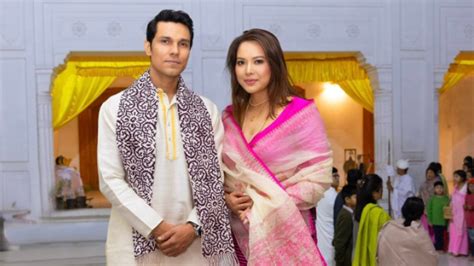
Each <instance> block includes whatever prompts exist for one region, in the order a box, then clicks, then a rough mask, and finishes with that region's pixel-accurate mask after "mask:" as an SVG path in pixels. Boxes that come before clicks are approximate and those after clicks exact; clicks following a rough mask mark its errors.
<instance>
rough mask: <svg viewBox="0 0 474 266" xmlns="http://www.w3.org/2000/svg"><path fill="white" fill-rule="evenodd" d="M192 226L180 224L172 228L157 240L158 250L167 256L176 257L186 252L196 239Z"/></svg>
mask: <svg viewBox="0 0 474 266" xmlns="http://www.w3.org/2000/svg"><path fill="white" fill-rule="evenodd" d="M196 237H197V236H196V234H195V232H194V228H193V226H192V225H191V224H189V223H187V224H180V225H176V226H174V227H172V228H171V229H169V230H168V231H167V232H165V233H164V234H162V235H160V236H158V238H157V239H156V241H157V244H158V248H159V249H160V250H161V252H163V254H165V255H166V256H170V257H176V256H178V255H179V254H181V253H183V252H184V251H186V249H187V248H188V247H189V246H190V245H191V243H193V241H194V239H195V238H196Z"/></svg>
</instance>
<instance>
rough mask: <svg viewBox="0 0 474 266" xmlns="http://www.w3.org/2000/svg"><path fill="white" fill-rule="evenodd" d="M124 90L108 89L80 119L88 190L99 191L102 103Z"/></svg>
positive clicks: (82, 163) (81, 154)
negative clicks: (98, 159) (99, 134)
mask: <svg viewBox="0 0 474 266" xmlns="http://www.w3.org/2000/svg"><path fill="white" fill-rule="evenodd" d="M123 89H124V88H108V89H107V90H105V91H104V93H102V95H100V96H99V98H97V99H96V100H95V101H94V102H93V103H92V104H91V105H89V107H87V108H86V109H85V110H84V111H83V112H82V113H81V114H79V117H78V126H79V159H80V172H81V178H82V182H83V183H84V188H85V189H86V190H99V174H98V170H97V132H98V122H99V110H100V106H101V105H102V103H103V102H104V101H105V100H107V99H108V98H109V97H110V96H112V95H114V94H116V93H118V92H120V91H122V90H123Z"/></svg>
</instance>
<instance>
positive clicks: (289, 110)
mask: <svg viewBox="0 0 474 266" xmlns="http://www.w3.org/2000/svg"><path fill="white" fill-rule="evenodd" d="M313 103H314V102H313V101H311V100H306V99H303V98H300V97H293V99H292V100H291V102H290V103H289V104H288V105H287V106H286V107H285V109H283V111H282V112H281V114H280V115H279V116H278V117H277V119H275V121H273V122H272V123H271V124H270V125H269V126H268V127H266V128H265V129H264V130H262V131H260V132H258V133H257V135H255V136H254V137H253V138H252V140H251V141H250V142H249V145H250V146H252V147H254V146H255V144H257V142H258V141H259V140H261V139H262V138H264V137H265V136H266V135H268V134H269V133H270V132H272V131H273V130H274V129H275V128H277V127H278V126H281V125H282V124H283V123H284V122H285V121H287V120H288V119H289V118H291V117H292V116H293V115H295V114H296V113H298V112H299V111H301V110H302V109H303V108H305V107H306V106H308V105H310V104H313Z"/></svg>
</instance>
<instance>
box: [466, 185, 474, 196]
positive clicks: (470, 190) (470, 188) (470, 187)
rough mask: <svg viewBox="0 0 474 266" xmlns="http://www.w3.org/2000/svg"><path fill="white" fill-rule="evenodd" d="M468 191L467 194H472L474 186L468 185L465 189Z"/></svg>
mask: <svg viewBox="0 0 474 266" xmlns="http://www.w3.org/2000/svg"><path fill="white" fill-rule="evenodd" d="M467 188H468V189H469V192H471V194H472V193H474V184H469V186H468V187H467Z"/></svg>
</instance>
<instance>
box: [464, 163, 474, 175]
mask: <svg viewBox="0 0 474 266" xmlns="http://www.w3.org/2000/svg"><path fill="white" fill-rule="evenodd" d="M469 169H472V163H464V164H463V165H462V170H463V171H464V172H466V173H467V171H469Z"/></svg>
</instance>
